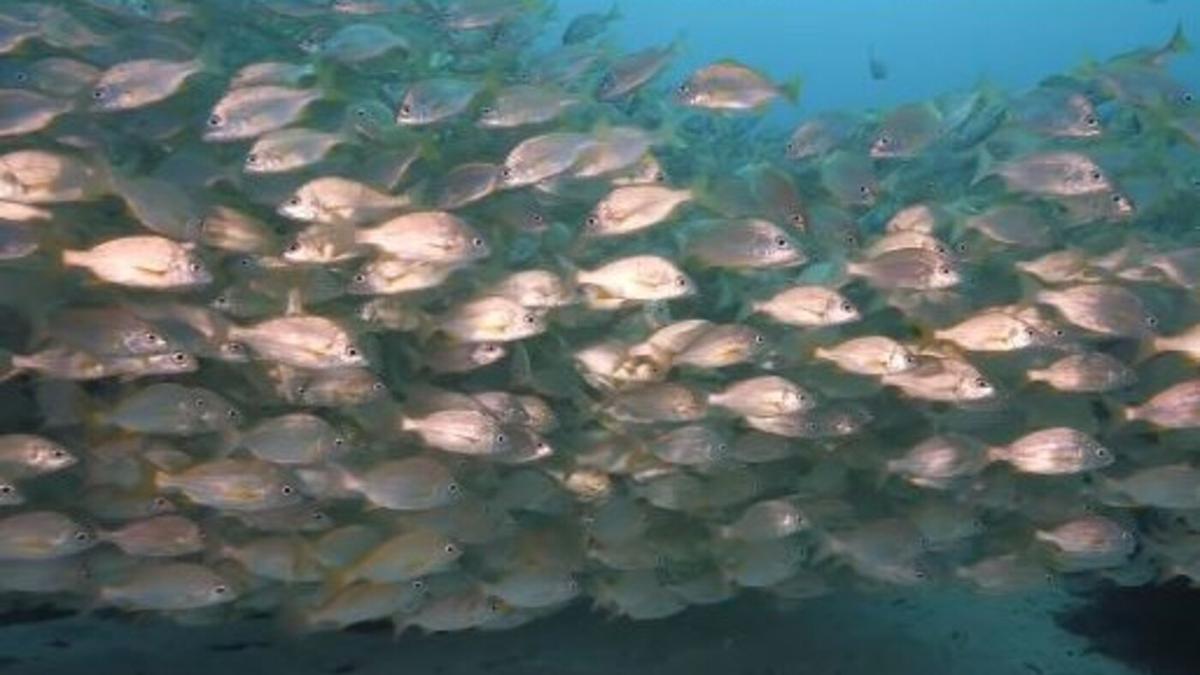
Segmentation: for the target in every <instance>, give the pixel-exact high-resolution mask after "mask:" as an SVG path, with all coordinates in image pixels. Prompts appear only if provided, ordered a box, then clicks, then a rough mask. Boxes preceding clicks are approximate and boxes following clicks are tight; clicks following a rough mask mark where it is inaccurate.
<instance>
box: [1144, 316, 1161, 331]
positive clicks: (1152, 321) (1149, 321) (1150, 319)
mask: <svg viewBox="0 0 1200 675" xmlns="http://www.w3.org/2000/svg"><path fill="white" fill-rule="evenodd" d="M1146 325H1147V326H1149V327H1151V328H1154V327H1155V326H1157V325H1158V317H1157V316H1153V315H1150V316H1147V317H1146Z"/></svg>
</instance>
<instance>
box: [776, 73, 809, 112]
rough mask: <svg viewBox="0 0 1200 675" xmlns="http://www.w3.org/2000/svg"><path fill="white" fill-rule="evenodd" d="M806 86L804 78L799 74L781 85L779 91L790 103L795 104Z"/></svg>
mask: <svg viewBox="0 0 1200 675" xmlns="http://www.w3.org/2000/svg"><path fill="white" fill-rule="evenodd" d="M803 88H804V80H802V79H801V78H800V76H799V75H797V76H795V77H793V78H791V79H789V80H788V81H787V82H784V83H782V84H780V85H779V93H780V95H782V96H783V97H784V98H786V99H787V100H788V103H791V104H792V105H795V104H796V102H797V101H799V100H800V92H801V90H802V89H803Z"/></svg>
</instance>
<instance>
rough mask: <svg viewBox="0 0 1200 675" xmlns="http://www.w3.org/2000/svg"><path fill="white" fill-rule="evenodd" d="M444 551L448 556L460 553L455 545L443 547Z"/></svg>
mask: <svg viewBox="0 0 1200 675" xmlns="http://www.w3.org/2000/svg"><path fill="white" fill-rule="evenodd" d="M442 550H443V551H445V552H446V554H447V555H454V554H455V553H458V547H457V546H455V545H454V544H446V545H445V546H443V547H442Z"/></svg>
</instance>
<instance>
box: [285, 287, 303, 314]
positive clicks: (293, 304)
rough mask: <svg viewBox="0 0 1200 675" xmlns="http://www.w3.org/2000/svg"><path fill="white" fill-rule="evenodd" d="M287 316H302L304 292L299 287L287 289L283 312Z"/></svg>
mask: <svg viewBox="0 0 1200 675" xmlns="http://www.w3.org/2000/svg"><path fill="white" fill-rule="evenodd" d="M283 313H284V314H285V315H287V316H300V315H302V314H304V291H303V290H302V289H300V288H299V287H293V288H289V289H288V292H287V308H286V309H285V310H284V312H283Z"/></svg>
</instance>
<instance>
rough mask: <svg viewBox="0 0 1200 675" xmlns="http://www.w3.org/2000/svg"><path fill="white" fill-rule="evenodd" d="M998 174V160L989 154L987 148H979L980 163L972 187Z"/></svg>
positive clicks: (976, 168)
mask: <svg viewBox="0 0 1200 675" xmlns="http://www.w3.org/2000/svg"><path fill="white" fill-rule="evenodd" d="M995 174H996V158H995V157H992V153H990V152H988V149H987V147H985V146H982V145H981V146H979V152H978V161H977V163H976V165H975V175H974V176H972V177H971V186H972V187H974V186H975V185H977V184H979V183H982V182H983V181H985V180H987V179H988V178H990V177H992V176H994V175H995Z"/></svg>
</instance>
